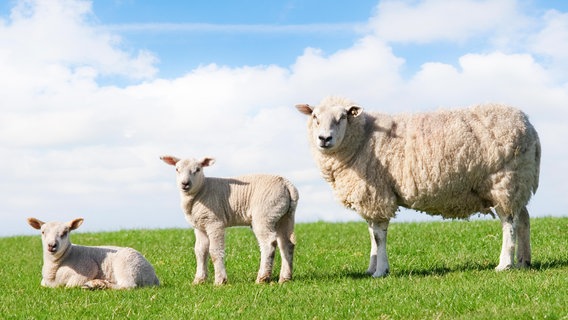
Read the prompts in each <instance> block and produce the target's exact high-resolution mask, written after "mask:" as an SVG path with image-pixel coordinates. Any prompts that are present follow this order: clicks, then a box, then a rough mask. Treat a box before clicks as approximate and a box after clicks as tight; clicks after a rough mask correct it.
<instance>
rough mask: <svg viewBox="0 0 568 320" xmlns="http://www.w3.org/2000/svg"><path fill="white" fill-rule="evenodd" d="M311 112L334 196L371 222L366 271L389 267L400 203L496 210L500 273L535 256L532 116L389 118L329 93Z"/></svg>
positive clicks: (480, 110)
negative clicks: (499, 228)
mask: <svg viewBox="0 0 568 320" xmlns="http://www.w3.org/2000/svg"><path fill="white" fill-rule="evenodd" d="M296 108H297V109H298V110H299V111H300V112H301V113H303V114H305V115H308V116H309V119H308V137H309V140H310V145H311V150H312V154H313V156H314V158H315V162H316V163H317V165H318V166H319V169H320V170H321V173H322V175H323V177H324V178H325V180H326V181H327V182H328V183H329V184H330V185H331V187H332V188H333V190H334V193H335V196H336V197H337V198H338V199H339V200H340V201H341V202H342V203H343V205H344V206H346V207H347V208H350V209H353V210H355V211H357V212H358V213H359V214H360V215H361V216H362V217H363V218H364V219H365V220H366V221H367V222H368V224H369V232H370V235H371V253H370V262H369V268H368V270H367V272H368V273H369V274H372V275H373V276H374V277H382V276H385V275H386V274H387V273H388V272H389V262H388V257H387V250H386V241H387V229H388V226H389V220H390V219H391V218H393V217H394V216H395V214H396V212H397V210H398V208H399V207H405V208H410V209H415V210H418V211H423V212H426V213H428V214H431V215H440V216H442V217H444V218H467V217H469V216H470V215H472V214H474V213H477V212H480V213H491V214H493V211H492V208H493V209H494V210H495V211H496V212H497V215H498V216H499V218H500V220H501V224H502V231H503V242H502V249H501V255H500V258H499V265H498V266H497V267H496V270H498V271H500V270H505V269H509V268H511V267H513V266H514V255H515V242H517V261H518V265H519V266H521V267H527V266H529V265H530V262H531V249H530V222H529V213H528V211H527V208H526V205H527V203H528V202H529V199H530V198H531V195H532V194H534V193H535V192H536V189H537V187H538V178H539V166H540V153H541V149H540V142H539V139H538V135H537V132H536V130H535V129H534V127H533V126H532V125H531V124H530V122H529V120H528V118H527V116H526V115H525V114H524V113H523V112H521V111H519V110H517V109H514V108H511V107H507V106H502V105H497V104H487V105H479V106H474V107H471V108H466V109H458V110H441V111H437V112H429V113H418V114H399V115H388V114H382V113H370V112H365V111H363V109H362V108H361V107H360V106H357V105H356V104H354V103H352V102H351V101H349V100H347V99H344V98H339V97H328V98H325V99H324V100H323V101H322V102H321V103H320V104H319V105H318V106H315V107H312V106H309V105H307V104H301V105H297V106H296Z"/></svg>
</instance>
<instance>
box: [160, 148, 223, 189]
mask: <svg viewBox="0 0 568 320" xmlns="http://www.w3.org/2000/svg"><path fill="white" fill-rule="evenodd" d="M160 159H162V161H164V162H165V163H167V164H169V165H172V166H175V167H176V180H177V186H178V187H179V189H180V191H182V192H184V193H187V194H195V193H197V191H199V188H201V185H202V184H203V181H204V180H205V175H204V174H203V167H208V166H210V165H212V164H213V163H215V159H213V158H203V159H201V160H195V159H178V158H176V157H172V156H162V157H160Z"/></svg>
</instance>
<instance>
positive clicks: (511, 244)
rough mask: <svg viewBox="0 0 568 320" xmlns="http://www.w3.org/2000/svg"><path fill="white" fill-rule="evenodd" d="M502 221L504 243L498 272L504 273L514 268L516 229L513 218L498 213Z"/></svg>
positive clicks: (497, 268)
mask: <svg viewBox="0 0 568 320" xmlns="http://www.w3.org/2000/svg"><path fill="white" fill-rule="evenodd" d="M497 214H498V215H499V219H501V227H502V230H503V243H502V246H501V255H500V256H499V265H498V266H497V267H496V268H495V270H496V271H503V270H507V269H511V268H512V267H513V261H514V256H515V228H514V227H513V217H512V216H510V215H504V214H501V213H499V211H498V212H497Z"/></svg>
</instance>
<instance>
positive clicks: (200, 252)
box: [161, 156, 298, 285]
mask: <svg viewBox="0 0 568 320" xmlns="http://www.w3.org/2000/svg"><path fill="white" fill-rule="evenodd" d="M161 159H162V160H163V161H164V162H165V163H167V164H170V165H173V166H175V167H176V180H177V186H178V188H179V191H180V198H181V207H182V210H183V211H184V213H185V218H186V220H187V222H188V223H190V224H191V225H192V226H193V227H194V231H195V256H196V260H197V271H196V273H195V279H194V281H193V283H194V284H199V283H203V282H204V281H205V280H206V279H207V260H208V255H211V258H212V260H213V266H214V269H215V284H217V285H222V284H225V283H226V282H227V273H226V270H225V263H224V260H225V229H226V228H228V227H231V226H251V227H252V230H253V232H254V234H255V236H256V238H257V240H258V244H259V246H260V252H261V257H260V259H261V261H260V268H259V271H258V276H257V279H256V282H257V283H262V282H269V281H270V277H271V274H272V268H273V263H274V255H275V247H276V245H278V247H279V248H280V257H281V260H282V265H281V268H280V277H279V282H286V281H288V280H291V279H292V264H293V256H294V246H295V237H294V215H295V211H296V206H297V205H298V190H297V189H296V187H294V185H292V183H291V182H289V181H288V180H286V179H285V178H283V177H280V176H273V175H260V174H255V175H247V176H240V177H234V178H209V177H205V175H204V173H203V168H204V167H207V166H210V165H212V164H213V163H214V159H212V158H204V159H202V160H195V159H178V158H176V157H172V156H163V157H161Z"/></svg>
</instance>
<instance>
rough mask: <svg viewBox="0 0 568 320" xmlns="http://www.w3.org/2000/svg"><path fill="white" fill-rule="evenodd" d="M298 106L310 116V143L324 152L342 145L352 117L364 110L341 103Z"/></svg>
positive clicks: (299, 109)
mask: <svg viewBox="0 0 568 320" xmlns="http://www.w3.org/2000/svg"><path fill="white" fill-rule="evenodd" d="M296 108H297V109H298V111H300V112H301V113H303V114H305V115H308V116H310V118H309V119H308V134H309V139H310V143H311V144H312V145H314V146H316V147H317V149H318V150H320V151H321V152H324V153H327V152H333V151H334V150H336V149H337V148H338V147H339V146H340V145H341V142H342V141H343V138H344V137H345V132H346V130H347V126H348V123H349V120H350V118H355V117H358V116H359V115H360V114H361V113H362V112H363V109H362V108H361V107H359V106H356V105H348V106H344V105H341V104H322V105H320V106H317V107H312V106H310V105H307V104H299V105H296Z"/></svg>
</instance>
